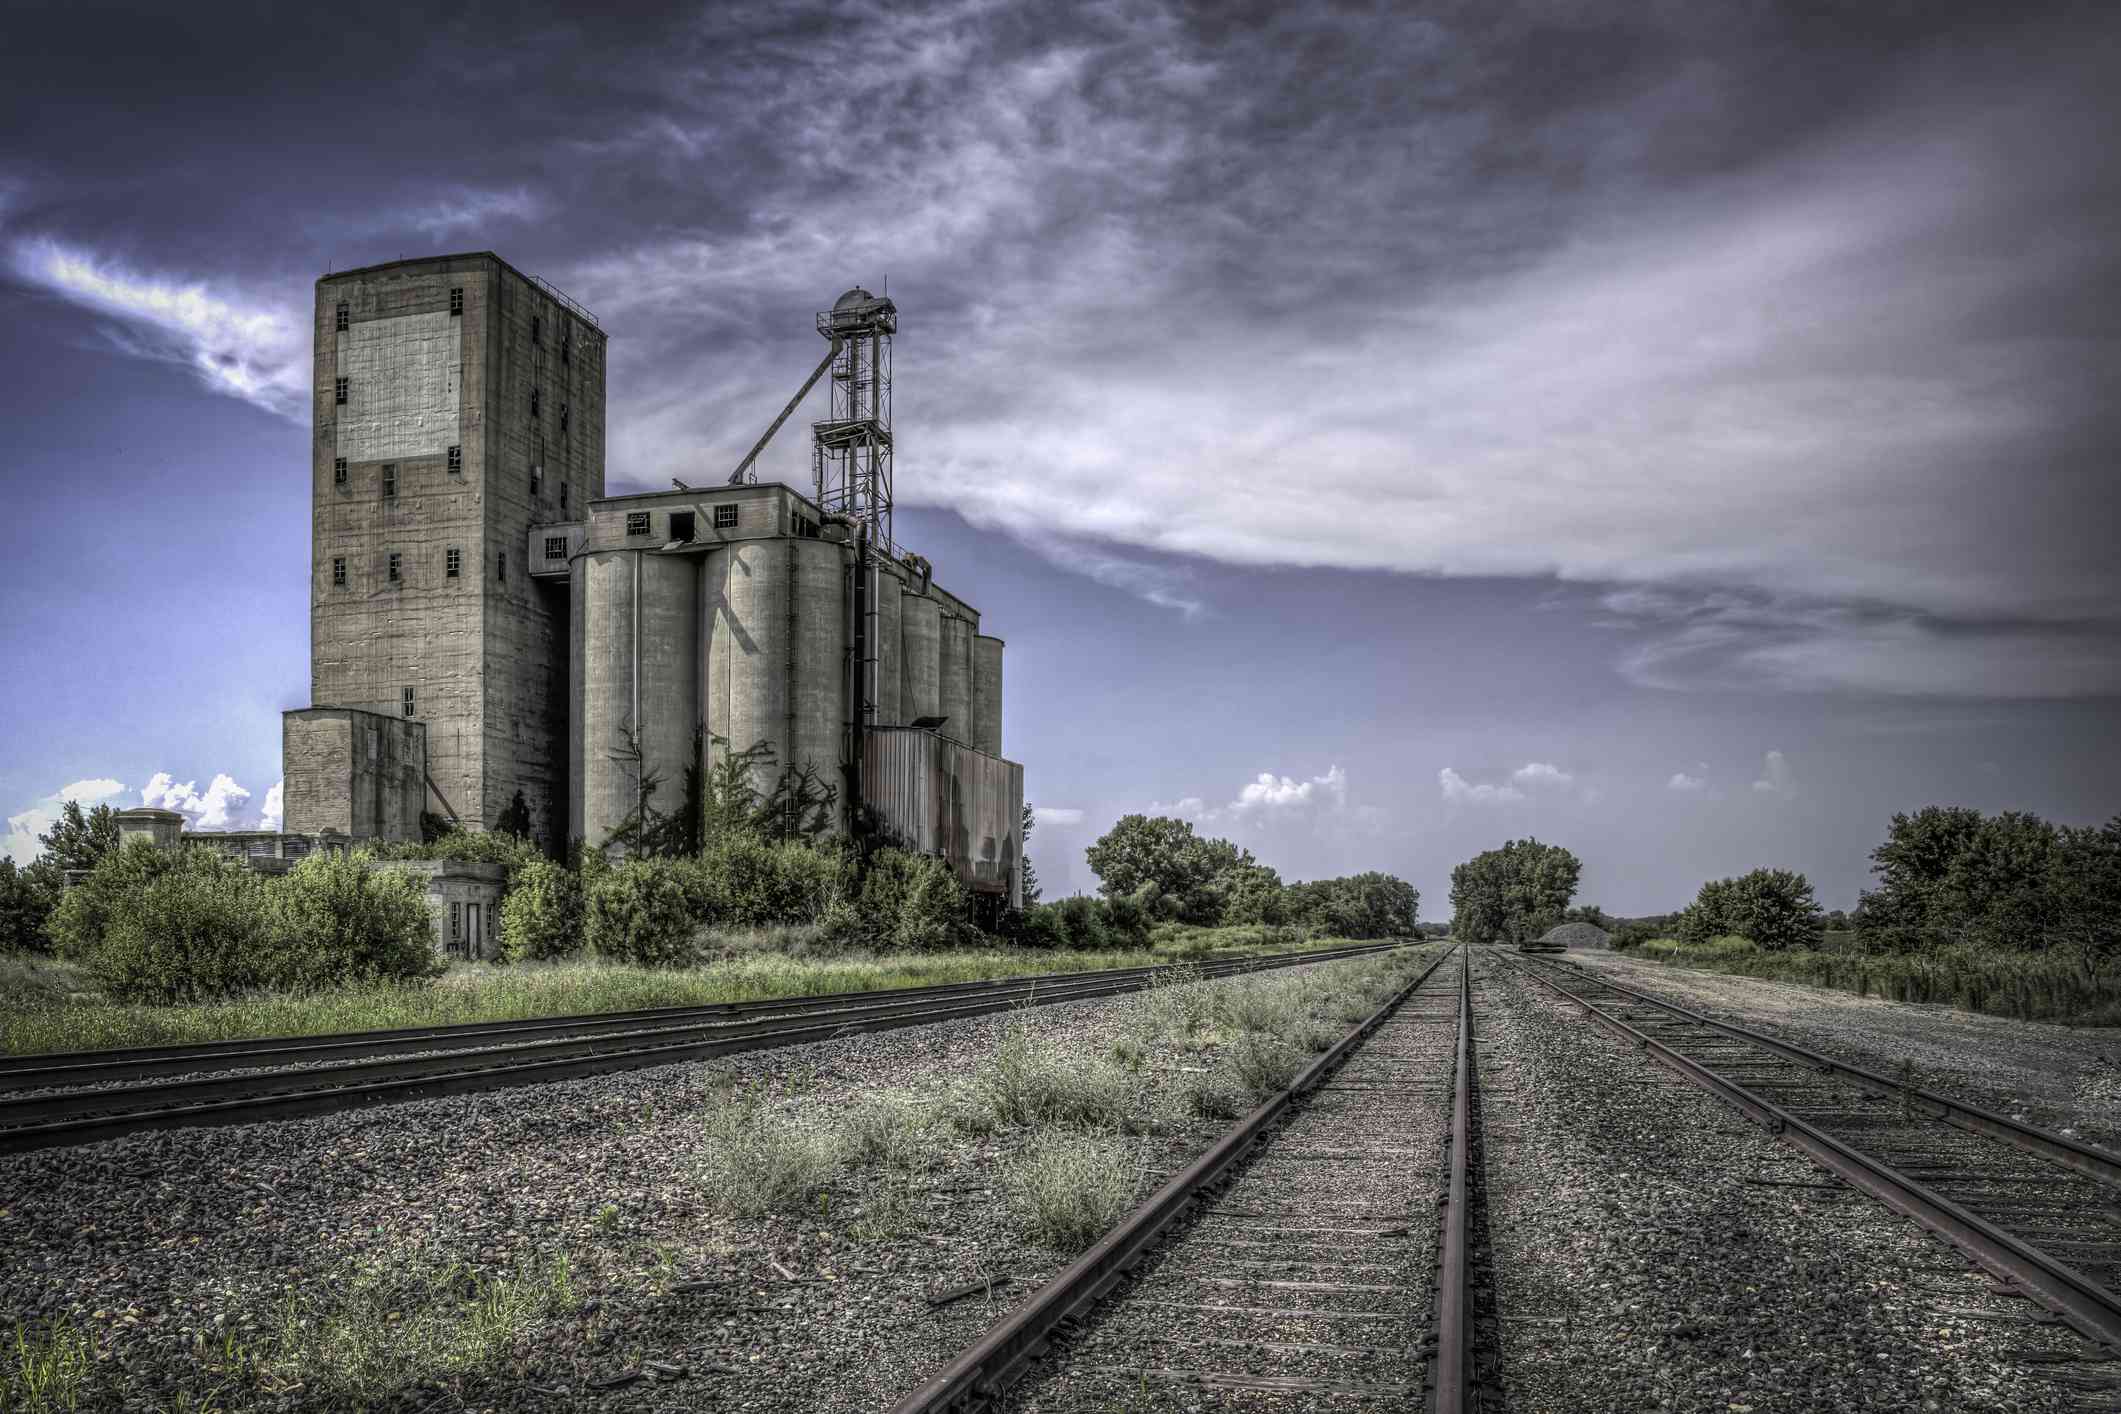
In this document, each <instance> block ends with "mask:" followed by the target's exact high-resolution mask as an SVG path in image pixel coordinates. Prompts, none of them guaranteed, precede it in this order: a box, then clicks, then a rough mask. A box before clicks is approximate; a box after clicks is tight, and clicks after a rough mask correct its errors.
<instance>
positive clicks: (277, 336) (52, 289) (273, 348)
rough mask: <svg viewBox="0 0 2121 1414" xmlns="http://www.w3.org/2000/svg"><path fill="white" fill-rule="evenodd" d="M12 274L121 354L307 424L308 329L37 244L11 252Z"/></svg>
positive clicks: (248, 302)
mask: <svg viewBox="0 0 2121 1414" xmlns="http://www.w3.org/2000/svg"><path fill="white" fill-rule="evenodd" d="M13 264H14V268H15V271H16V273H17V274H18V275H20V276H21V277H22V278H23V279H24V280H27V281H28V282H30V283H31V284H32V285H34V286H36V287H38V288H40V289H43V290H46V291H48V292H49V293H51V294H54V295H57V296H58V297H60V298H62V299H65V300H67V301H69V302H71V303H73V304H77V305H79V306H81V307H82V308H83V309H86V310H89V311H90V312H92V313H94V314H95V315H97V316H98V317H100V318H101V319H103V320H104V321H105V323H104V326H103V329H104V333H105V335H106V337H108V338H109V339H110V341H111V342H112V344H113V345H115V346H116V347H117V348H119V349H121V350H122V351H124V352H126V353H128V354H132V355H135V356H137V357H140V358H148V359H154V360H156V361H158V362H163V363H175V364H181V365H183V366H184V367H186V368H189V369H190V370H191V371H192V373H193V374H194V375H195V376H196V377H197V378H198V379H199V381H200V382H201V383H202V384H203V385H204V386H205V387H207V388H208V389H209V390H211V391H213V392H216V393H221V394H224V395H226V396H228V397H233V398H240V399H242V400H243V401H245V402H247V403H251V404H253V405H255V406H257V407H260V408H263V409H265V410H266V411H267V412H270V413H274V414H276V415H278V416H281V417H287V418H295V419H306V418H307V417H308V416H309V392H310V386H309V385H310V367H311V365H310V350H309V328H308V325H307V324H306V323H304V322H302V321H300V320H299V319H297V318H296V317H295V316H294V315H293V314H292V313H291V312H290V311H288V310H286V309H282V308H275V307H272V306H270V305H267V304H264V303H260V302H256V301H255V300H254V299H252V298H250V297H246V296H244V295H241V294H229V293H224V292H216V291H214V290H212V289H209V288H208V287H207V286H206V285H205V284H204V283H203V282H201V281H197V280H182V279H171V278H169V277H165V276H161V275H150V274H143V273H141V272H138V271H135V270H132V269H129V268H127V267H126V266H124V265H122V264H121V263H119V262H118V261H116V260H113V259H109V258H106V257H103V256H99V255H98V254H96V253H95V252H94V251H91V250H88V249H85V248H83V247H80V246H76V245H69V244H65V243H62V242H60V241H56V240H52V239H49V238H45V237H36V238H31V239H26V240H21V241H18V242H16V243H15V246H14V249H13Z"/></svg>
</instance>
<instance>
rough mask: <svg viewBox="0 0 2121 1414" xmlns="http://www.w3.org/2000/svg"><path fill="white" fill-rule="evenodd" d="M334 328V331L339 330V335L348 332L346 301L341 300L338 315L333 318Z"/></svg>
mask: <svg viewBox="0 0 2121 1414" xmlns="http://www.w3.org/2000/svg"><path fill="white" fill-rule="evenodd" d="M332 327H333V328H334V329H336V330H337V331H338V332H339V333H341V334H343V333H345V332H346V301H345V300H340V301H339V310H338V313H337V314H336V315H334V316H333V318H332Z"/></svg>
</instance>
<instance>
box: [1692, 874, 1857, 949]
mask: <svg viewBox="0 0 2121 1414" xmlns="http://www.w3.org/2000/svg"><path fill="white" fill-rule="evenodd" d="M1824 921H1825V920H1824V919H1823V918H1822V917H1821V916H1820V913H1819V903H1818V900H1816V899H1815V898H1814V897H1813V896H1812V884H1811V881H1810V880H1809V879H1807V878H1805V877H1804V875H1802V874H1798V873H1795V872H1793V871H1791V870H1788V869H1755V870H1753V871H1752V872H1751V873H1749V874H1742V875H1740V876H1739V877H1737V878H1735V879H1713V880H1711V881H1709V882H1708V883H1706V884H1703V885H1702V886H1701V892H1700V893H1699V894H1697V895H1696V896H1695V898H1694V902H1693V903H1691V904H1689V905H1688V906H1687V907H1686V909H1685V910H1684V911H1682V912H1681V913H1680V915H1679V937H1680V940H1681V941H1682V942H1688V943H1704V942H1707V941H1708V940H1709V939H1711V938H1718V937H1723V936H1725V935H1727V934H1736V935H1737V936H1739V937H1742V938H1749V939H1751V940H1752V942H1753V944H1754V945H1755V946H1756V947H1760V948H1765V949H1767V950H1768V951H1770V952H1780V951H1783V950H1784V949H1787V948H1808V947H1815V946H1817V944H1818V942H1819V930H1820V928H1821V927H1822V926H1823V924H1824Z"/></svg>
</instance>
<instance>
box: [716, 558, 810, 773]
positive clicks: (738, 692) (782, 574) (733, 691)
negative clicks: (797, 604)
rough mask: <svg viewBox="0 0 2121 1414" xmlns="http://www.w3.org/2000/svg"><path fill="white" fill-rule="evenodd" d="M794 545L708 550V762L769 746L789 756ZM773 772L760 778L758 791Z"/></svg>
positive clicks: (762, 770) (763, 770)
mask: <svg viewBox="0 0 2121 1414" xmlns="http://www.w3.org/2000/svg"><path fill="white" fill-rule="evenodd" d="M790 543H791V542H790V541H788V540H784V539H773V540H748V541H741V542H738V543H736V544H733V545H729V546H727V547H726V548H718V549H713V550H709V551H708V553H707V555H706V557H705V559H704V561H703V563H702V568H701V571H700V622H701V627H702V628H703V629H704V630H705V634H704V636H705V639H706V643H707V661H706V664H705V668H706V671H705V674H704V677H705V682H706V706H707V711H706V720H707V730H708V731H709V732H710V733H712V734H714V735H715V736H717V737H719V738H721V740H720V741H719V742H715V743H711V744H710V750H709V759H710V760H711V761H719V760H720V759H721V758H722V755H723V753H724V752H725V751H738V752H742V751H748V750H750V749H751V748H752V747H754V746H758V745H764V746H766V747H768V748H769V749H771V750H772V752H773V754H774V757H775V759H776V760H779V759H781V758H783V757H785V756H786V754H787V750H788V709H789V699H788V686H789V681H788V679H789V674H788V642H787V629H788V617H789V603H790V600H789V593H788V591H789V587H790V570H791V569H792V567H793V561H792V557H791V556H790V555H789V553H788V547H789V545H790ZM772 777H773V773H772V772H770V771H768V770H765V769H761V770H759V771H756V772H754V773H753V781H752V785H753V787H754V788H755V789H758V790H768V789H771V788H772V784H773V779H772Z"/></svg>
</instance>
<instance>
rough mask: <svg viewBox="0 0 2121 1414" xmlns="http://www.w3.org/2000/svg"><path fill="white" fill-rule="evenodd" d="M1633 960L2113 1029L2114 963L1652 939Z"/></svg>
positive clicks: (1973, 952) (2119, 969) (2118, 1019)
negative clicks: (1779, 948) (1771, 948)
mask: <svg viewBox="0 0 2121 1414" xmlns="http://www.w3.org/2000/svg"><path fill="white" fill-rule="evenodd" d="M1635 956H1637V957H1642V958H1648V959H1650V960H1651V961H1654V962H1659V963H1663V964H1666V965H1668V966H1681V967H1691V968H1695V969H1698V970H1700V971H1705V972H1721V973H1726V974H1729V975H1731V976H1737V977H1762V978H1767V979H1770V980H1773V981H1778V982H1803V983H1807V984H1809V985H1811V986H1814V987H1831V988H1834V989H1835V990H1837V991H1843V992H1853V993H1855V994H1856V995H1857V996H1859V997H1882V998H1884V999H1886V1000H1887V1001H1897V1002H1930V1003H1938V1004H1941V1005H1944V1006H1953V1007H1958V1008H1959V1009H1961V1010H1963V1011H1977V1012H1985V1013H1987V1014H1988V1015H1991V1016H2008V1017H2013V1018H2015V1019H2017V1020H2020V1021H2061V1022H2068V1023H2071V1024H2075V1025H2088V1026H2116V1025H2121V959H2116V960H2109V961H2108V962H2107V963H2106V964H2105V965H2104V966H2103V967H2092V968H2087V967H2086V965H2085V964H2084V962H2083V960H2082V959H2081V958H2078V957H2076V956H2074V955H2070V954H2066V953H2062V952H2059V951H2057V952H2040V953H2032V952H1997V951H1993V950H1989V949H1983V948H1976V947H1964V946H1955V947H1944V948H1938V949H1935V950H1934V951H1931V952H1924V953H1904V954H1902V953H1874V954H1870V955H1864V954H1860V953H1852V952H1839V951H1835V952H1828V951H1813V950H1811V949H1806V948H1795V949H1791V950H1789V951H1787V952H1766V951H1763V950H1761V949H1759V948H1756V947H1754V946H1753V944H1752V943H1750V942H1748V941H1747V940H1746V939H1744V938H1716V939H1713V940H1711V941H1710V942H1707V943H1703V944H1700V945H1698V946H1692V947H1690V946H1688V945H1687V944H1685V943H1680V942H1676V941H1674V940H1673V939H1670V938H1656V939H1652V940H1651V941H1649V942H1647V943H1644V944H1643V945H1642V946H1641V947H1640V948H1638V949H1636V950H1635Z"/></svg>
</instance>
